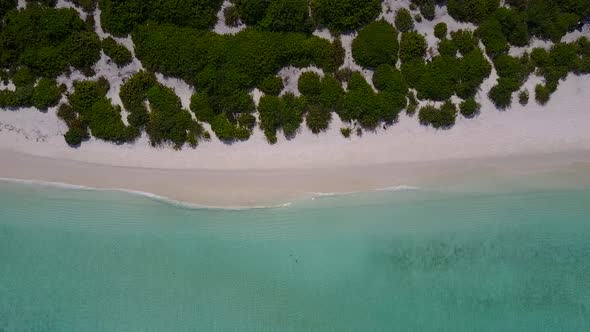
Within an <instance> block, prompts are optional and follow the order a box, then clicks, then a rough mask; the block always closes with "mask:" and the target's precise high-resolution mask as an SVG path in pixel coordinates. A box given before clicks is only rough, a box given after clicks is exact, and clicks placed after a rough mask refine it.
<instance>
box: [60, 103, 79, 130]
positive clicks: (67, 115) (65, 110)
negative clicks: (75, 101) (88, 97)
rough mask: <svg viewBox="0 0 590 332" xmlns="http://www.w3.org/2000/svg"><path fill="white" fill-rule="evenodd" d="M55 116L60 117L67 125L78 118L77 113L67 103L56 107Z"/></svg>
mask: <svg viewBox="0 0 590 332" xmlns="http://www.w3.org/2000/svg"><path fill="white" fill-rule="evenodd" d="M57 117H58V118H60V119H62V120H63V121H64V122H65V123H66V124H67V125H68V126H71V125H72V123H73V122H74V121H75V120H77V119H78V114H77V113H76V112H75V111H74V109H73V108H72V106H70V105H69V104H61V105H60V106H59V108H58V109H57Z"/></svg>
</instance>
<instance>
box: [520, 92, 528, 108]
mask: <svg viewBox="0 0 590 332" xmlns="http://www.w3.org/2000/svg"><path fill="white" fill-rule="evenodd" d="M518 102H519V103H520V104H521V105H522V106H526V104H528V103H529V90H522V91H520V92H519V93H518Z"/></svg>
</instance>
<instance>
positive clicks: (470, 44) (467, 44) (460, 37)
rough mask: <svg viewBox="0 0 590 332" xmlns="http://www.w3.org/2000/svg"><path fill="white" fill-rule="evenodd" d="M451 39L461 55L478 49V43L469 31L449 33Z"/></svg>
mask: <svg viewBox="0 0 590 332" xmlns="http://www.w3.org/2000/svg"><path fill="white" fill-rule="evenodd" d="M451 39H452V40H453V43H454V44H455V46H456V47H457V50H459V52H460V53H461V55H465V54H467V53H469V52H471V51H473V50H474V49H476V48H479V45H478V43H479V41H478V39H477V37H476V36H475V35H474V34H473V32H471V31H469V30H457V31H453V32H451Z"/></svg>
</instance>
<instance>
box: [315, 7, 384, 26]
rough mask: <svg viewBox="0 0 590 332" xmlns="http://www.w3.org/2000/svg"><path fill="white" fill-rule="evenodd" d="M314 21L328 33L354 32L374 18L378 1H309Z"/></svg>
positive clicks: (377, 9) (378, 8)
mask: <svg viewBox="0 0 590 332" xmlns="http://www.w3.org/2000/svg"><path fill="white" fill-rule="evenodd" d="M311 11H312V15H313V17H314V19H315V20H316V21H317V22H318V23H319V24H320V25H324V26H327V27H328V28H329V29H330V31H334V32H345V31H351V30H356V29H358V28H360V27H362V26H363V25H365V24H367V23H369V22H370V21H371V20H373V19H374V18H376V17H377V16H378V15H379V12H380V11H381V1H380V0H311Z"/></svg>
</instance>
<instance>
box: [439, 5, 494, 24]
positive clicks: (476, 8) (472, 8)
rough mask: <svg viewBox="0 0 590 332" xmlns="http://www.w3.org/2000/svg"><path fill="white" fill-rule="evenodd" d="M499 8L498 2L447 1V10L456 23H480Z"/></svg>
mask: <svg viewBox="0 0 590 332" xmlns="http://www.w3.org/2000/svg"><path fill="white" fill-rule="evenodd" d="M499 6H500V0H449V2H448V3H447V9H448V11H449V14H450V15H451V16H452V17H453V18H454V19H456V20H457V21H462V22H472V23H482V22H483V21H485V19H486V18H488V17H489V16H491V15H492V13H493V12H494V11H495V10H496V9H498V7H499Z"/></svg>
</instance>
